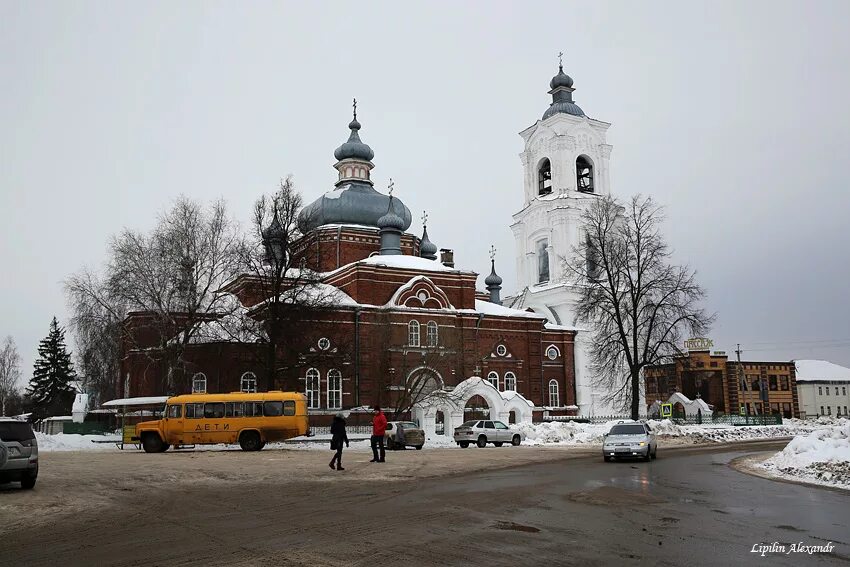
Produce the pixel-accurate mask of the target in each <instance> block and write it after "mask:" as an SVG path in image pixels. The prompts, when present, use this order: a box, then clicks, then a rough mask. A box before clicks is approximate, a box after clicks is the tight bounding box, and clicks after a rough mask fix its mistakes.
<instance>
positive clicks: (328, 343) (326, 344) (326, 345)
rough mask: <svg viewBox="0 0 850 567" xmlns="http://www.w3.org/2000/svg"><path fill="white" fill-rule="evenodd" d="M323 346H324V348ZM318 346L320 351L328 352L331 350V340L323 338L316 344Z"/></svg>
mask: <svg viewBox="0 0 850 567" xmlns="http://www.w3.org/2000/svg"><path fill="white" fill-rule="evenodd" d="M322 345H324V346H322ZM316 346H318V347H319V350H328V349H329V348H331V340H330V339H329V338H327V337H322V338H321V339H319V341H318V342H317V343H316Z"/></svg>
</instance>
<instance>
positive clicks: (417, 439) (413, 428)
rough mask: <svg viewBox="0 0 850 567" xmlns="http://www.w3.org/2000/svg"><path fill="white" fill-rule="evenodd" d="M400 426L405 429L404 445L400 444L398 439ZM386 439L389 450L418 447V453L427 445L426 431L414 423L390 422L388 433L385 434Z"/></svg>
mask: <svg viewBox="0 0 850 567" xmlns="http://www.w3.org/2000/svg"><path fill="white" fill-rule="evenodd" d="M399 424H401V426H402V427H403V428H404V445H402V444H401V443H399V441H398V439H397V438H396V432H397V431H398V425H399ZM384 438H385V440H386V441H385V442H386V445H387V448H388V449H403V448H404V447H416V450H417V451H418V450H420V449H422V445H424V444H425V431H423V430H422V429H421V428H420V427H419V426H418V425H416V424H415V423H413V422H412V421H390V422H388V423H387V431H386V433H384Z"/></svg>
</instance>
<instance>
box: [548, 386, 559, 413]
mask: <svg viewBox="0 0 850 567" xmlns="http://www.w3.org/2000/svg"><path fill="white" fill-rule="evenodd" d="M549 405H550V406H552V407H558V406H560V405H561V399H560V396H559V395H558V381H557V380H549Z"/></svg>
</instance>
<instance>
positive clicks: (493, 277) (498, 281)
mask: <svg viewBox="0 0 850 567" xmlns="http://www.w3.org/2000/svg"><path fill="white" fill-rule="evenodd" d="M484 284H485V285H486V286H487V287H495V286H499V285H502V278H500V277H499V274H497V273H496V261H495V260H490V275H489V276H487V277H486V278H484Z"/></svg>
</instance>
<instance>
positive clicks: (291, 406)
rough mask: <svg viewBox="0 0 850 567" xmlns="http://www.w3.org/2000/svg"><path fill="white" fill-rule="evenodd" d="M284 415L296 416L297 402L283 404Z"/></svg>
mask: <svg viewBox="0 0 850 567" xmlns="http://www.w3.org/2000/svg"><path fill="white" fill-rule="evenodd" d="M283 415H295V402H293V401H286V402H283Z"/></svg>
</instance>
